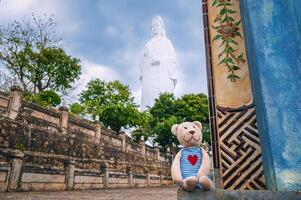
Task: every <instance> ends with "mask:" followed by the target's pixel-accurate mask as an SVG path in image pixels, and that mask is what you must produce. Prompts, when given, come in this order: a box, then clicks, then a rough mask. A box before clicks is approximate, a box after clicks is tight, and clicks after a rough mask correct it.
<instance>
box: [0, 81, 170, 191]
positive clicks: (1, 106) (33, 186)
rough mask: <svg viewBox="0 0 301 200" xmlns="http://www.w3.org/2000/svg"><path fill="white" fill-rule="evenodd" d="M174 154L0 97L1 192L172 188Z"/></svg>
mask: <svg viewBox="0 0 301 200" xmlns="http://www.w3.org/2000/svg"><path fill="white" fill-rule="evenodd" d="M171 161H172V155H171V154H169V153H167V154H163V153H161V152H160V150H159V149H158V148H152V147H149V146H146V145H145V143H144V141H140V142H139V143H135V142H133V141H132V140H131V138H129V137H128V136H127V135H125V133H124V132H120V133H119V134H117V133H116V132H114V131H112V130H110V129H106V128H105V127H102V126H101V124H100V123H99V122H97V121H96V122H92V121H89V120H85V119H81V118H78V117H76V116H73V115H71V114H70V113H69V112H68V108H67V107H60V109H59V110H56V109H46V108H43V107H40V106H37V105H35V104H32V103H28V102H26V101H23V100H22V98H21V91H20V89H19V88H18V87H13V88H12V91H11V93H10V94H6V93H0V190H1V191H10V190H23V191H28V190H72V189H100V188H125V187H146V186H162V185H170V184H172V180H171V177H170V164H171Z"/></svg>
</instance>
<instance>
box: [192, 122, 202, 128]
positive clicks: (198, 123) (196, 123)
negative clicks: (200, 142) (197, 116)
mask: <svg viewBox="0 0 301 200" xmlns="http://www.w3.org/2000/svg"><path fill="white" fill-rule="evenodd" d="M193 123H194V124H195V125H197V126H198V127H199V128H200V129H201V130H202V128H203V126H202V123H201V122H199V121H194V122H193Z"/></svg>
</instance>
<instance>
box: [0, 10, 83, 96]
mask: <svg viewBox="0 0 301 200" xmlns="http://www.w3.org/2000/svg"><path fill="white" fill-rule="evenodd" d="M55 26H56V25H55V23H54V21H53V19H52V18H49V19H46V18H45V19H43V18H36V17H35V16H34V15H33V17H32V19H25V20H24V21H14V22H11V23H8V24H7V25H3V26H1V27H0V61H1V62H2V63H3V64H4V65H5V66H6V68H7V69H8V70H9V71H10V73H11V74H12V75H13V76H14V77H16V79H17V80H18V81H19V82H20V85H21V87H22V88H23V90H25V91H28V92H33V93H39V92H41V91H44V90H53V91H58V92H65V91H66V90H67V89H69V88H71V87H72V83H73V82H74V81H75V80H76V79H78V78H79V75H80V73H81V67H80V64H79V63H80V61H79V59H76V58H73V57H71V56H70V55H68V54H67V53H66V52H65V50H64V49H63V48H61V47H60V41H61V40H60V39H59V38H58V37H57V34H56V27H55Z"/></svg>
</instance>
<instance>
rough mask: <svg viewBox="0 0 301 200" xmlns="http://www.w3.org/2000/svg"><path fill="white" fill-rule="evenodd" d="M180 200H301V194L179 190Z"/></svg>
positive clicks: (287, 192) (261, 191)
mask: <svg viewBox="0 0 301 200" xmlns="http://www.w3.org/2000/svg"><path fill="white" fill-rule="evenodd" d="M177 199H178V200H301V192H290V191H271V190H233V191H227V190H204V189H200V190H195V191H193V192H187V191H184V190H181V189H179V190H178V191H177Z"/></svg>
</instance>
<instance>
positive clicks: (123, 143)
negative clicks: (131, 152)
mask: <svg viewBox="0 0 301 200" xmlns="http://www.w3.org/2000/svg"><path fill="white" fill-rule="evenodd" d="M119 135H120V137H121V147H122V151H124V152H125V151H126V135H125V132H124V130H123V129H122V130H121V131H120V132H119Z"/></svg>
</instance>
